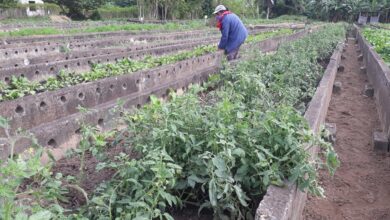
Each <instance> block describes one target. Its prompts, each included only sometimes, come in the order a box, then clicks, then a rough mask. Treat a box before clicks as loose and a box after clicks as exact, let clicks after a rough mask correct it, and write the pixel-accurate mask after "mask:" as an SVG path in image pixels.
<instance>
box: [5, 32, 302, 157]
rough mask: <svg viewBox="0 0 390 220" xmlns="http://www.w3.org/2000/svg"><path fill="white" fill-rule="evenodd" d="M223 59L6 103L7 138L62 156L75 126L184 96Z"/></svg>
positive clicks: (106, 121)
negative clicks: (28, 137) (16, 136)
mask: <svg viewBox="0 0 390 220" xmlns="http://www.w3.org/2000/svg"><path fill="white" fill-rule="evenodd" d="M308 32H309V30H305V31H301V32H298V33H295V34H293V35H290V36H284V37H277V38H273V39H268V40H265V41H262V42H260V43H258V44H256V45H255V47H257V48H259V50H261V51H264V52H267V51H271V50H276V49H277V48H278V46H279V44H280V43H283V42H286V41H292V40H296V39H299V38H301V37H302V36H304V35H306V34H307V33H308ZM247 47H248V46H247ZM253 47H254V46H253V45H251V48H253ZM223 56H224V55H223V54H222V53H221V52H219V53H216V54H209V55H205V56H202V57H198V58H193V59H188V60H184V61H181V62H178V63H176V64H171V65H166V66H161V67H159V68H155V69H152V70H148V71H141V72H137V73H133V74H129V75H123V76H118V77H111V78H107V79H102V80H99V81H96V82H90V83H84V84H80V85H76V86H72V87H69V88H64V89H61V90H58V91H52V92H44V93H41V94H38V95H35V96H27V97H24V98H21V99H17V100H13V101H9V102H6V104H2V105H1V106H0V108H1V109H2V110H1V112H2V114H3V112H4V114H5V115H6V116H7V117H9V119H10V120H11V121H10V125H11V127H12V131H11V132H14V131H15V129H17V128H19V127H21V128H23V129H26V130H28V131H30V132H32V133H33V134H35V136H36V137H37V139H38V142H39V143H40V144H42V145H43V146H47V147H49V148H51V149H53V150H54V151H59V152H62V151H63V150H64V149H65V148H67V147H74V146H76V144H77V141H75V138H76V139H77V136H78V135H77V132H78V131H79V128H80V124H79V123H80V122H85V123H88V124H97V125H99V126H101V127H102V128H111V125H110V122H112V121H113V118H115V117H116V116H117V114H118V113H115V114H114V113H112V111H111V110H112V108H113V107H114V106H116V105H117V99H121V100H123V101H124V102H125V105H124V107H125V108H134V107H138V106H141V105H143V104H145V103H147V102H148V98H149V96H150V95H152V94H153V95H156V96H158V97H164V96H166V95H167V91H169V89H181V90H184V89H185V88H186V87H187V86H188V85H189V84H191V83H198V82H202V81H204V80H206V79H207V77H208V75H209V74H211V73H215V72H217V71H218V70H219V69H220V65H221V59H222V57H223ZM78 105H81V106H85V107H88V108H90V109H92V113H90V114H84V113H80V112H77V111H76V107H77V106H78ZM0 136H4V131H2V130H0ZM28 146H29V145H28V143H21V144H19V145H18V148H17V149H16V151H15V152H16V153H18V152H22V151H23V150H24V149H25V148H26V147H28ZM8 154H9V152H8V148H7V147H6V146H3V147H2V148H0V158H4V157H7V156H8ZM60 155H61V153H60Z"/></svg>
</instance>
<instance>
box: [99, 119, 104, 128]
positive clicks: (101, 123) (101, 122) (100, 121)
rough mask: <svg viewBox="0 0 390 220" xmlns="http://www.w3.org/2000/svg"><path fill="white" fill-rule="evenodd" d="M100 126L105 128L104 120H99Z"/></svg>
mask: <svg viewBox="0 0 390 220" xmlns="http://www.w3.org/2000/svg"><path fill="white" fill-rule="evenodd" d="M98 125H99V126H100V127H103V126H104V120H103V118H99V120H98Z"/></svg>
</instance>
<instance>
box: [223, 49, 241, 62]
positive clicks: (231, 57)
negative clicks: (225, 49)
mask: <svg viewBox="0 0 390 220" xmlns="http://www.w3.org/2000/svg"><path fill="white" fill-rule="evenodd" d="M239 50H240V47H237V48H236V49H234V50H232V51H230V53H226V57H227V60H229V61H230V60H235V59H237V57H238V51H239Z"/></svg>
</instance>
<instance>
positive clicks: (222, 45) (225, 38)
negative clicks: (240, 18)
mask: <svg viewBox="0 0 390 220" xmlns="http://www.w3.org/2000/svg"><path fill="white" fill-rule="evenodd" d="M229 29H230V25H229V22H228V19H226V18H225V19H223V21H222V30H221V33H222V37H221V41H220V42H219V45H218V48H219V49H225V48H226V46H227V42H228V39H229Z"/></svg>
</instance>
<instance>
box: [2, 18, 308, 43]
mask: <svg viewBox="0 0 390 220" xmlns="http://www.w3.org/2000/svg"><path fill="white" fill-rule="evenodd" d="M304 27H305V25H302V24H299V25H294V24H281V25H248V30H250V31H252V30H253V31H255V30H263V29H275V28H293V29H302V28H304ZM193 29H194V28H192V30H193ZM202 29H204V30H203V31H212V32H217V30H216V29H215V28H206V29H205V28H202ZM202 29H198V31H202ZM172 30H180V29H169V28H164V26H162V28H161V30H158V31H130V30H127V29H118V30H116V31H111V32H101V31H100V32H99V33H86V34H72V35H53V36H32V35H28V36H30V37H12V38H3V39H2V40H1V41H0V48H4V47H12V45H14V44H30V43H35V42H46V41H51V42H54V41H69V40H82V39H84V40H88V39H91V38H101V37H115V36H129V35H137V34H138V35H140V34H141V35H150V34H158V33H161V32H171V31H172Z"/></svg>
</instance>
